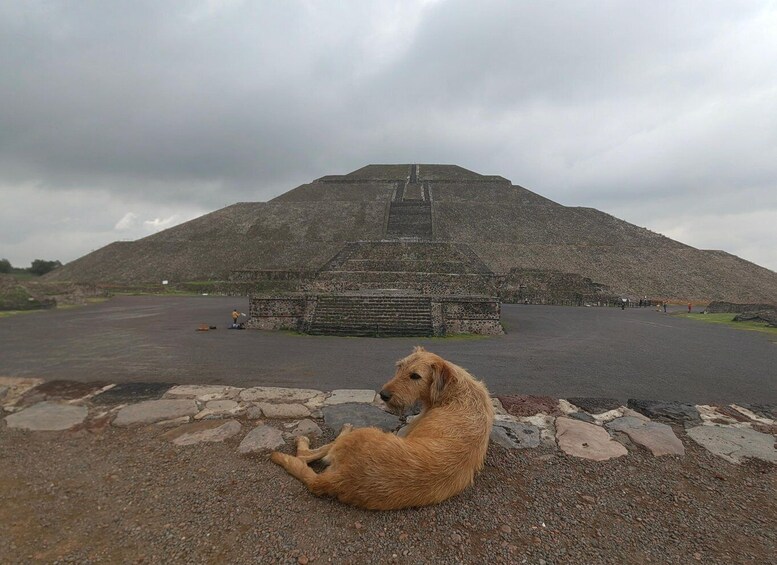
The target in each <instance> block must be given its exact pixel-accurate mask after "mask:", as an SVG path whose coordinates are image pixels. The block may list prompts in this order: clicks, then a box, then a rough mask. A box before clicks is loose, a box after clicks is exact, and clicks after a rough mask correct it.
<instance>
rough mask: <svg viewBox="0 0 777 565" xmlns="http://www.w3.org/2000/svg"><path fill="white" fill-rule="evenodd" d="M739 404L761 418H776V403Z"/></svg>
mask: <svg viewBox="0 0 777 565" xmlns="http://www.w3.org/2000/svg"><path fill="white" fill-rule="evenodd" d="M739 406H741V407H742V408H747V409H748V410H750V411H751V412H752V413H753V414H756V415H757V416H760V417H761V418H767V419H769V420H777V404H740V405H739Z"/></svg>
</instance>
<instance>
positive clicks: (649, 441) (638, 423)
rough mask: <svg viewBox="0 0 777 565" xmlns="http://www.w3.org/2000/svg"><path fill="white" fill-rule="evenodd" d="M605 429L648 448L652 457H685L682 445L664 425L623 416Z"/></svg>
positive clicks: (669, 428) (670, 429)
mask: <svg viewBox="0 0 777 565" xmlns="http://www.w3.org/2000/svg"><path fill="white" fill-rule="evenodd" d="M605 427H607V428H608V429H611V430H616V431H619V432H623V433H625V434H626V435H628V436H629V439H631V441H633V442H634V443H637V444H639V445H642V446H644V447H646V448H648V449H649V450H650V452H651V453H652V454H653V455H656V456H660V455H685V447H683V443H682V442H681V441H680V440H679V439H678V438H677V436H676V435H675V434H674V431H672V428H671V427H669V426H667V425H666V424H659V423H658V422H650V421H645V420H642V419H640V418H634V417H631V416H624V417H623V418H617V419H615V420H613V421H612V422H610V423H608V424H606V425H605Z"/></svg>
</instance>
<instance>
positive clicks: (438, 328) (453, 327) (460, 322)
mask: <svg viewBox="0 0 777 565" xmlns="http://www.w3.org/2000/svg"><path fill="white" fill-rule="evenodd" d="M500 318H501V305H500V303H499V300H498V299H497V298H494V297H489V296H445V297H432V325H433V328H434V335H436V336H445V335H456V334H479V335H502V334H503V333H504V329H503V328H502V323H501V321H500Z"/></svg>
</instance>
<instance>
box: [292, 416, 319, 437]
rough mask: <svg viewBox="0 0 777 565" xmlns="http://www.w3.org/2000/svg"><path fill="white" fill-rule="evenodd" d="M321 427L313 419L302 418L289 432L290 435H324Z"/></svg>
mask: <svg viewBox="0 0 777 565" xmlns="http://www.w3.org/2000/svg"><path fill="white" fill-rule="evenodd" d="M322 433H323V432H322V431H321V428H319V427H318V424H316V423H315V422H314V421H313V420H302V421H301V422H300V423H299V424H297V427H296V428H294V430H293V431H292V432H291V433H290V434H289V436H290V437H298V436H307V437H320V436H321V435H322Z"/></svg>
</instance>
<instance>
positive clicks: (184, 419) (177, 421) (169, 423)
mask: <svg viewBox="0 0 777 565" xmlns="http://www.w3.org/2000/svg"><path fill="white" fill-rule="evenodd" d="M191 420H192V419H191V417H190V416H181V417H180V418H173V419H172V420H162V421H161V422H154V427H155V428H170V427H176V428H177V427H178V426H180V425H182V424H188V423H189V422H191Z"/></svg>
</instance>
